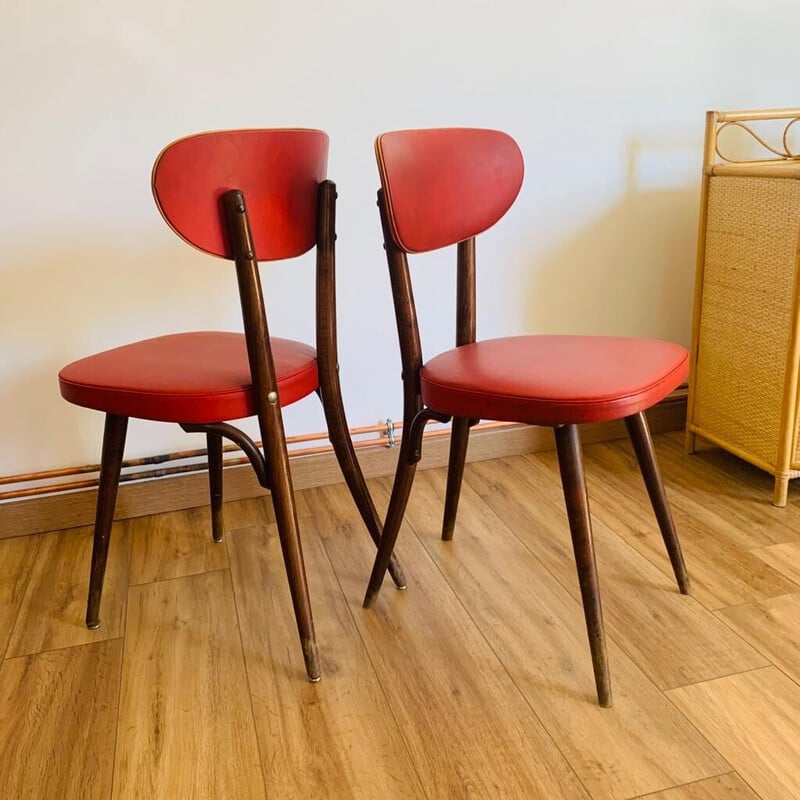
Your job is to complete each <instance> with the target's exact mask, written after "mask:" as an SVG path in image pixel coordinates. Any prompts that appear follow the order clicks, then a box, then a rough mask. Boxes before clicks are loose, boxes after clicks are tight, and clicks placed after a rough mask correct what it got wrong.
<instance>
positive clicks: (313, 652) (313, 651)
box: [303, 640, 322, 683]
mask: <svg viewBox="0 0 800 800" xmlns="http://www.w3.org/2000/svg"><path fill="white" fill-rule="evenodd" d="M303 656H304V658H305V661H306V675H308V681H309V683H319V680H320V678H321V677H322V673H321V671H320V668H319V655H318V654H317V644H316V642H314V641H312V640H306V641H304V642H303Z"/></svg>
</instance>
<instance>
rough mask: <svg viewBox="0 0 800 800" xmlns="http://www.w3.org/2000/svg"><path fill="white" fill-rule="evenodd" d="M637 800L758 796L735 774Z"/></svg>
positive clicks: (728, 799)
mask: <svg viewBox="0 0 800 800" xmlns="http://www.w3.org/2000/svg"><path fill="white" fill-rule="evenodd" d="M638 800H759V797H758V795H757V794H756V793H755V792H754V791H753V790H752V789H751V788H750V787H749V786H748V785H747V784H746V783H745V782H744V781H743V780H742V779H741V778H740V777H739V776H738V775H736V774H735V773H733V772H731V773H728V774H727V775H720V776H719V777H718V778H709V779H708V780H705V781H698V782H697V783H689V784H686V785H685V786H678V787H677V788H675V789H668V790H667V791H666V792H656V794H648V795H647V797H642V798H638Z"/></svg>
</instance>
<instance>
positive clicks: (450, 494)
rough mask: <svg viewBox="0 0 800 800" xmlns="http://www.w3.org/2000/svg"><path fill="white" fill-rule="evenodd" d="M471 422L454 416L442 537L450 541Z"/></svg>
mask: <svg viewBox="0 0 800 800" xmlns="http://www.w3.org/2000/svg"><path fill="white" fill-rule="evenodd" d="M469 423H470V420H469V418H467V417H453V426H452V428H451V431H450V457H449V459H448V462H447V492H446V494H445V498H444V518H443V520H442V539H444V541H446V542H449V541H451V540H452V538H453V531H454V530H455V527H456V514H457V513H458V498H459V497H460V495H461V480H462V478H463V477H464V462H465V461H466V460H467V445H468V444H469Z"/></svg>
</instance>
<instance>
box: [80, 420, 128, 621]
mask: <svg viewBox="0 0 800 800" xmlns="http://www.w3.org/2000/svg"><path fill="white" fill-rule="evenodd" d="M127 431H128V418H127V417H118V416H116V415H115V414H106V422H105V430H104V432H103V455H102V457H101V460H100V485H99V487H98V490H97V510H96V512H95V521H94V543H93V545H92V567H91V573H90V576H89V599H88V602H87V604H86V627H87V628H98V627H100V599H101V598H102V595H103V579H104V578H105V574H106V561H107V560H108V546H109V544H110V542H111V525H112V523H113V522H114V507H115V506H116V504H117V488H118V487H119V474H120V470H121V469H122V454H123V452H124V451H125V434H126V433H127Z"/></svg>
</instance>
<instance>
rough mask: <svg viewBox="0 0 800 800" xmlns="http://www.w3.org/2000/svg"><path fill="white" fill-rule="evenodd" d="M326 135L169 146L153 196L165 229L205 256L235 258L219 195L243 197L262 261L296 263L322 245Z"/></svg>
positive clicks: (237, 134)
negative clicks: (320, 195)
mask: <svg viewBox="0 0 800 800" xmlns="http://www.w3.org/2000/svg"><path fill="white" fill-rule="evenodd" d="M327 166H328V135H327V134H326V133H323V132H322V131H315V130H303V129H273V130H239V131H214V132H212V133H199V134H196V135H194V136H187V137H186V138H185V139H178V141H176V142H173V143H172V144H170V145H168V146H167V147H166V148H165V149H164V150H163V151H162V152H161V154H160V155H159V156H158V158H157V159H156V163H155V166H154V167H153V179H152V180H153V196H154V197H155V200H156V204H157V205H158V208H159V211H160V212H161V214H162V216H163V217H164V219H165V220H166V222H167V224H168V225H169V226H170V227H171V228H172V229H173V230H174V231H175V233H177V234H178V236H180V237H181V238H182V239H185V240H186V241H187V242H188V243H189V244H191V245H194V246H195V247H197V248H199V249H200V250H204V251H205V252H206V253H211V254H212V255H215V256H222V257H224V258H230V257H231V256H230V253H229V248H228V244H227V242H226V239H225V234H224V231H223V225H222V214H221V210H220V197H221V196H222V195H223V194H224V193H225V192H227V191H228V190H230V189H240V190H241V191H242V192H244V197H245V202H246V204H247V212H248V216H249V218H250V227H251V230H252V233H253V242H254V244H255V248H256V256H257V258H258V259H259V260H260V261H270V260H274V259H279V258H292V257H294V256H299V255H302V254H303V253H305V252H306V251H307V250H310V249H311V248H312V247H313V246H314V244H315V242H316V221H317V187H318V185H319V183H320V182H321V181H323V180H325V177H326V171H327Z"/></svg>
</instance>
